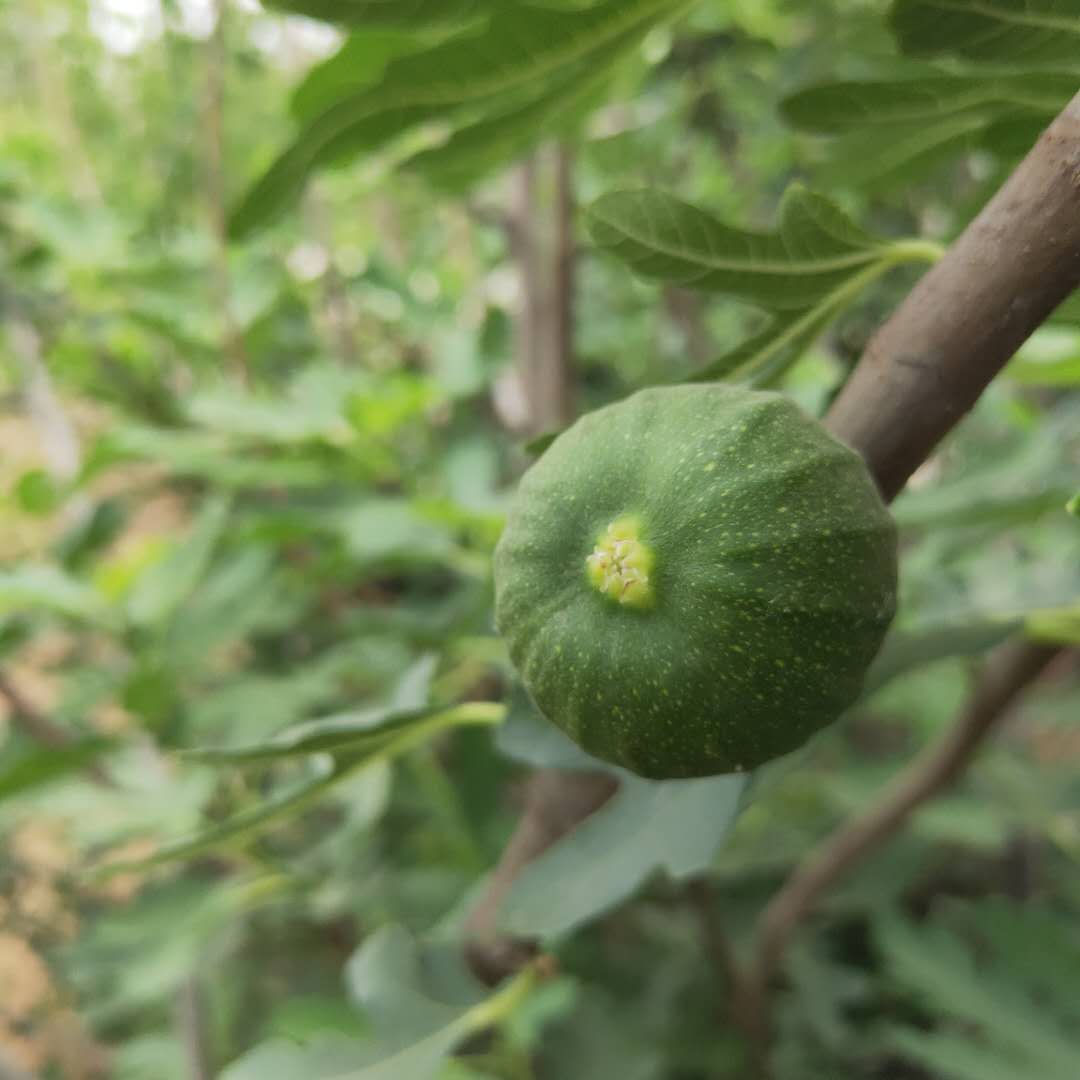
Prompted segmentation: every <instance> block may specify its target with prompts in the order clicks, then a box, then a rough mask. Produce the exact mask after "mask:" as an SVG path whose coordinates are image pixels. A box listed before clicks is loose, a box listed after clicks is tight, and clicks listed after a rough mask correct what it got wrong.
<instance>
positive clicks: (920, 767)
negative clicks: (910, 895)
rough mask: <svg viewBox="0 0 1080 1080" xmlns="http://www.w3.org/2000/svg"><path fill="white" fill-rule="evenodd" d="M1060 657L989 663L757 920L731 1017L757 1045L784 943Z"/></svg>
mask: <svg viewBox="0 0 1080 1080" xmlns="http://www.w3.org/2000/svg"><path fill="white" fill-rule="evenodd" d="M1059 652H1060V650H1059V649H1057V648H1055V647H1053V646H1049V645H1040V644H1035V643H1032V642H1027V641H1024V642H1020V643H1018V644H1013V645H1008V646H1005V647H1004V648H1003V649H1002V650H1001V651H1000V652H999V653H998V654H996V655H995V656H994V657H992V658H991V660H990V661H989V662H988V663H987V666H986V669H985V671H984V672H983V675H982V677H981V678H980V680H979V682H978V684H977V685H976V687H975V690H974V693H973V694H972V696H971V699H970V701H969V702H968V704H967V706H966V707H965V708H964V710H963V711H962V713H961V714H960V716H959V717H958V718H957V720H956V722H955V723H954V724H953V725H952V726H951V727H950V728H949V729H948V730H947V731H946V732H945V734H944V736H942V738H941V739H940V741H939V742H937V743H935V744H933V745H931V746H929V747H927V748H926V750H924V751H923V752H922V753H921V754H919V755H918V757H916V758H915V759H914V760H913V761H912V762H911V763H910V764H909V765H908V766H907V768H905V769H904V770H903V771H902V772H900V773H899V774H898V775H897V776H896V777H895V778H894V779H893V780H892V782H891V783H889V784H888V785H887V786H886V788H885V789H884V791H883V792H882V793H881V795H880V796H879V797H878V798H877V799H876V800H875V801H874V802H873V803H872V804H871V806H870V807H869V808H867V809H865V810H862V811H860V812H859V813H858V814H857V815H855V816H854V817H852V818H851V819H849V820H848V821H847V822H846V823H845V824H844V825H842V826H840V828H838V829H837V830H836V831H835V832H834V833H833V834H832V835H831V836H829V837H827V838H826V839H825V841H824V842H823V843H822V844H821V845H820V846H819V847H818V848H817V849H816V850H814V851H812V852H810V854H809V855H807V856H806V858H805V859H803V860H802V862H800V863H799V865H798V867H797V868H796V869H795V871H794V872H793V873H792V874H791V876H790V877H789V878H788V879H787V881H786V882H785V883H784V885H783V886H782V887H781V889H780V890H779V891H778V892H777V893H776V894H775V895H774V896H773V898H772V900H770V902H769V904H768V905H767V907H766V908H765V910H764V912H763V913H762V915H761V917H760V919H759V920H758V933H757V945H756V949H755V953H754V959H753V962H752V964H751V967H750V969H749V970H748V971H747V973H746V975H745V977H744V978H743V979H742V980H741V981H740V985H739V993H738V1001H737V1002H736V1003H735V1005H734V1007H733V1012H735V1013H736V1015H737V1016H738V1017H740V1018H741V1021H742V1024H743V1026H744V1027H749V1028H750V1029H751V1030H752V1031H753V1032H754V1034H755V1038H756V1040H757V1041H758V1042H760V1043H764V1042H765V1041H767V1039H768V1034H769V1027H770V1025H769V990H770V986H771V984H772V981H773V979H774V977H775V976H776V974H777V972H778V971H779V969H780V966H781V964H782V962H783V958H784V953H785V950H786V948H787V945H788V942H789V941H790V940H791V938H792V936H793V934H794V933H795V931H796V930H797V929H798V928H799V926H800V925H801V924H802V923H803V922H804V921H805V920H806V919H807V917H808V916H809V915H810V913H811V912H812V911H813V910H814V907H815V906H816V905H817V903H818V901H819V900H820V899H821V897H822V896H823V895H824V894H825V892H827V891H828V889H829V888H831V887H832V886H833V885H835V884H836V882H837V881H838V880H839V879H840V878H841V877H843V876H844V875H845V874H846V873H847V872H848V871H849V870H850V869H851V868H852V867H853V866H855V865H856V864H857V863H859V862H861V861H862V860H863V859H864V858H866V856H867V855H869V854H870V853H871V852H873V851H876V850H877V849H879V848H880V847H881V846H882V845H883V844H885V843H887V842H888V841H889V840H890V839H892V837H893V836H895V835H896V833H897V832H898V831H899V830H900V829H901V827H902V826H903V825H904V823H905V822H906V821H907V819H908V818H909V817H910V816H911V814H912V813H913V812H914V811H915V810H917V809H918V808H919V807H920V806H922V805H923V804H924V803H926V802H928V801H929V800H930V799H932V798H933V797H934V796H935V795H937V794H939V793H940V792H941V791H942V790H944V789H945V788H947V787H948V786H949V785H950V784H952V783H953V782H954V781H955V780H956V779H957V777H958V776H960V774H961V773H962V772H963V771H964V769H965V768H966V767H967V766H968V765H969V764H970V763H971V761H972V759H973V758H974V757H975V755H976V753H977V752H978V750H979V748H980V747H981V746H982V744H983V743H984V742H985V740H986V738H987V736H988V735H989V734H990V733H991V732H992V731H993V730H994V728H995V727H996V726H997V724H998V723H999V722H1000V721H1001V719H1002V718H1003V717H1004V716H1005V715H1006V713H1007V711H1008V709H1009V706H1010V705H1012V704H1013V702H1014V701H1015V700H1016V699H1017V698H1018V697H1019V696H1020V694H1021V693H1022V692H1023V690H1024V689H1025V688H1026V687H1027V686H1029V685H1030V684H1031V683H1032V682H1034V680H1035V679H1036V678H1038V676H1039V675H1040V674H1041V673H1042V672H1043V670H1044V669H1045V668H1046V666H1047V665H1048V664H1049V663H1050V661H1051V660H1052V659H1053V658H1054V657H1055V656H1057V655H1058V654H1059Z"/></svg>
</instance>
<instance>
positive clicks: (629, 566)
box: [495, 384, 897, 779]
mask: <svg viewBox="0 0 1080 1080" xmlns="http://www.w3.org/2000/svg"><path fill="white" fill-rule="evenodd" d="M896 562H897V559H896V530H895V526H894V524H893V521H892V518H891V517H890V515H889V512H888V510H887V509H886V508H885V506H884V504H883V503H882V501H881V498H880V496H879V494H878V492H877V489H876V487H875V486H874V482H873V480H872V479H871V477H870V475H869V473H868V471H867V469H866V467H865V465H864V463H863V461H862V459H861V458H860V457H859V456H858V455H857V454H855V453H854V452H853V451H852V450H850V449H848V448H847V447H846V446H843V445H842V444H841V443H839V442H837V440H836V439H834V438H833V437H832V436H831V435H830V434H829V433H828V432H827V431H826V430H825V429H824V428H823V427H822V426H821V425H820V424H819V423H818V422H817V421H815V420H813V419H811V418H810V417H809V416H807V415H805V414H804V413H803V412H801V411H800V410H799V409H798V408H797V407H796V406H795V405H794V404H793V403H792V402H791V401H790V400H789V399H787V398H785V397H783V396H782V395H780V394H776V393H764V392H758V391H752V390H747V389H742V388H739V387H734V386H729V385H724V384H710V385H686V386H676V387H664V388H659V389H650V390H644V391H641V392H639V393H637V394H634V395H633V396H632V397H630V398H627V399H626V400H624V401H621V402H619V403H617V404H615V405H610V406H607V407H606V408H602V409H598V410H596V411H595V412H592V413H589V414H588V415H586V416H583V417H582V418H581V419H580V420H578V421H577V423H575V424H574V425H573V426H572V427H570V428H569V429H568V430H567V431H565V432H564V433H563V434H562V435H560V436H559V437H558V438H557V439H556V440H555V441H554V443H552V445H551V446H550V447H549V448H548V449H547V451H546V452H545V453H544V454H543V456H542V457H541V458H540V459H539V460H538V461H537V462H536V463H535V464H534V465H533V466H532V468H530V469H529V471H528V472H527V473H526V474H525V476H524V478H523V480H522V482H521V486H520V488H519V491H518V493H517V496H516V499H515V502H514V505H513V508H512V510H511V513H510V517H509V520H508V523H507V526H506V529H505V531H504V533H503V535H502V537H501V539H500V541H499V544H498V547H497V549H496V553H495V586H496V608H495V618H496V623H497V625H498V628H499V631H500V632H501V633H502V635H503V636H504V638H505V639H506V641H507V643H508V646H509V650H510V656H511V658H512V660H513V662H514V664H515V665H516V667H517V668H518V670H519V671H520V673H521V675H522V678H523V680H524V683H525V686H526V688H527V689H528V691H529V693H530V695H531V696H532V698H533V700H534V701H535V702H536V704H537V706H538V707H539V709H540V711H541V712H542V713H544V715H545V716H547V717H548V719H549V720H551V721H552V722H553V723H555V724H557V725H558V726H559V727H560V728H561V729H562V730H563V731H565V732H566V733H567V734H568V735H569V736H570V737H571V738H572V739H574V740H575V741H576V742H577V743H578V744H579V745H581V746H582V747H583V748H584V749H585V750H587V751H588V752H589V753H590V754H592V755H594V756H596V757H598V758H602V759H604V760H606V761H610V762H613V763H614V764H617V765H621V766H623V767H624V768H627V769H630V770H631V771H633V772H635V773H638V774H640V775H642V776H647V777H652V778H656V779H667V778H676V777H693V776H707V775H712V774H715V773H728V772H739V771H742V770H745V769H752V768H754V767H755V766H757V765H760V764H762V763H763V762H766V761H769V760H770V759H772V758H775V757H777V756H779V755H781V754H785V753H787V752H789V751H791V750H794V749H795V748H796V747H798V746H799V745H801V744H802V743H803V742H804V741H805V740H806V739H807V738H808V737H809V736H810V735H812V734H813V733H814V732H816V731H818V730H820V729H821V728H823V727H825V726H826V725H827V724H830V723H831V722H832V721H834V720H835V719H836V718H837V717H838V716H839V715H840V713H841V712H843V711H844V709H845V708H847V707H848V706H849V705H850V704H851V703H852V702H853V701H854V700H855V698H856V697H857V696H858V695H859V692H860V690H861V687H862V682H863V677H864V675H865V673H866V669H867V667H868V666H869V664H870V662H871V660H872V659H873V658H874V655H875V654H876V653H877V651H878V648H879V647H880V645H881V641H882V639H883V637H884V635H885V631H886V629H887V628H888V626H889V623H890V622H891V620H892V618H893V614H894V611H895V605H896Z"/></svg>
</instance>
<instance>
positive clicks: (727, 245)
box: [588, 185, 887, 309]
mask: <svg viewBox="0 0 1080 1080" xmlns="http://www.w3.org/2000/svg"><path fill="white" fill-rule="evenodd" d="M588 221H589V231H590V233H591V235H592V238H593V240H594V241H595V242H596V244H597V246H599V247H601V248H603V249H605V250H607V251H610V252H612V253H613V254H615V255H617V256H618V257H619V258H621V259H622V260H623V261H624V262H626V263H627V264H628V265H629V266H630V267H631V269H633V270H634V271H635V272H636V273H638V274H640V275H641V276H642V277H647V278H652V279H658V280H663V281H668V282H672V283H674V284H678V285H681V286H684V287H689V288H695V289H702V290H706V291H713V292H722V293H725V294H727V295H730V296H736V297H739V298H742V299H745V300H748V301H750V302H752V303H757V304H760V305H761V306H763V307H767V308H772V309H798V308H805V307H808V306H810V305H813V304H814V303H816V302H817V301H819V300H821V299H823V298H824V297H825V296H826V295H828V293H829V292H831V291H832V290H833V289H834V288H836V287H837V285H839V284H841V283H842V282H843V281H844V280H845V279H846V278H848V277H849V276H850V275H851V274H852V273H855V272H857V271H858V270H860V269H863V268H865V267H866V266H868V265H869V264H871V263H873V262H875V261H877V259H878V258H879V257H880V255H881V252H882V250H883V249H884V248H885V247H886V246H887V243H886V242H885V241H882V240H880V239H878V238H876V237H873V236H871V235H869V234H868V233H866V232H864V231H863V230H862V229H860V228H859V227H858V226H857V225H856V224H855V223H854V222H853V221H851V219H850V218H848V217H847V216H846V215H845V214H843V212H842V211H840V210H839V208H837V207H836V206H834V205H833V204H832V203H831V202H830V201H829V200H827V199H825V198H824V197H822V196H820V195H817V194H815V193H813V192H811V191H808V190H806V189H805V188H802V187H799V186H798V185H793V186H792V187H790V188H789V189H788V191H787V192H786V193H785V196H784V199H783V201H782V203H781V207H780V221H779V225H778V228H777V230H776V231H775V232H773V233H753V232H747V231H744V230H741V229H735V228H732V227H731V226H728V225H725V224H723V223H722V222H720V221H719V220H717V219H716V218H715V217H713V216H712V215H710V214H707V213H705V212H704V211H702V210H699V209H698V208H697V207H695V206H691V205H690V204H688V203H685V202H682V201H681V200H679V199H676V198H674V197H673V196H670V195H666V194H664V193H662V192H658V191H652V190H644V191H636V192H614V193H612V194H609V195H605V196H602V197H601V198H600V199H599V200H597V202H595V203H594V204H593V205H592V207H591V208H590V211H589V218H588Z"/></svg>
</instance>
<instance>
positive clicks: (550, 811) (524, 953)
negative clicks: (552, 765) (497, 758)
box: [465, 769, 618, 985]
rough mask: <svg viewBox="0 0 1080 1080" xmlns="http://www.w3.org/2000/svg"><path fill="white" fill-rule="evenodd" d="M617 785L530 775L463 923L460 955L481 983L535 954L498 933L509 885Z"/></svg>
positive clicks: (593, 778) (591, 778) (581, 777)
mask: <svg viewBox="0 0 1080 1080" xmlns="http://www.w3.org/2000/svg"><path fill="white" fill-rule="evenodd" d="M617 787H618V783H617V782H616V780H615V778H614V777H613V776H611V775H610V774H608V773H573V772H563V771H562V770H560V769H538V770H537V771H536V772H535V773H533V775H532V776H531V777H530V779H529V784H528V789H527V793H526V797H525V808H524V811H523V812H522V815H521V819H520V820H519V822H518V826H517V828H516V829H515V830H514V834H513V836H511V837H510V840H509V842H508V843H507V845H506V847H505V848H504V849H503V853H502V856H501V857H500V859H499V862H498V865H497V866H496V867H495V869H494V870H493V871H492V874H491V877H490V879H489V880H488V884H487V886H486V888H485V889H484V892H483V895H482V896H481V897H480V900H479V901H478V903H477V904H476V906H475V907H474V908H473V910H472V912H471V913H470V915H469V918H468V920H467V922H466V924H465V935H466V941H467V944H466V947H465V955H466V957H467V959H468V961H469V964H470V966H471V967H472V969H473V970H474V971H475V972H476V974H477V975H478V976H479V977H480V978H481V979H483V980H484V981H485V982H487V983H489V984H491V985H494V984H495V983H497V982H499V981H500V980H501V979H503V978H504V977H505V976H507V975H509V974H511V973H512V972H515V971H518V970H520V968H521V967H523V966H524V965H525V964H526V963H527V962H528V961H529V960H530V959H531V958H532V957H533V956H534V955H535V954H536V943H535V942H533V941H530V940H527V939H522V938H514V937H510V936H508V935H506V934H503V933H501V932H500V931H499V929H498V919H499V910H500V908H501V907H502V903H503V900H504V899H505V898H506V894H507V893H508V892H509V891H510V887H511V885H513V884H514V882H515V881H516V880H517V877H518V875H519V874H520V873H521V871H522V870H524V869H525V867H526V866H527V865H528V864H529V863H530V862H532V861H533V859H535V858H537V856H539V855H541V854H542V853H543V852H545V851H546V850H547V849H548V848H549V847H551V845H552V844H554V843H555V841H556V840H559V839H561V838H562V837H563V836H565V835H566V834H567V833H568V832H569V831H570V830H571V829H573V828H574V827H575V826H576V825H579V824H580V823H581V822H582V821H584V820H585V818H587V817H588V816H589V815H590V814H591V813H593V812H594V811H595V810H598V809H599V808H600V807H601V806H603V804H604V803H605V802H607V800H608V799H610V798H611V796H612V795H614V794H615V790H616V788H617Z"/></svg>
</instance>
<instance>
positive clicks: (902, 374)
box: [827, 94, 1080, 499]
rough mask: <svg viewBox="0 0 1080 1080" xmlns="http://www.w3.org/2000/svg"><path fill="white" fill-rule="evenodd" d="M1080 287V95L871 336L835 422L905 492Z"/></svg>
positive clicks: (887, 484)
mask: <svg viewBox="0 0 1080 1080" xmlns="http://www.w3.org/2000/svg"><path fill="white" fill-rule="evenodd" d="M1078 285H1080V94H1078V95H1077V96H1076V97H1074V98H1073V99H1072V101H1071V102H1070V103H1069V104H1068V105H1067V106H1066V108H1065V110H1064V112H1062V113H1061V115H1060V116H1059V117H1058V118H1057V119H1056V120H1055V121H1054V123H1053V124H1051V125H1050V127H1049V128H1048V129H1047V130H1046V131H1045V132H1044V133H1043V135H1042V137H1041V138H1040V139H1039V141H1038V142H1037V143H1036V144H1035V146H1034V147H1033V148H1032V150H1031V152H1030V153H1029V154H1028V155H1027V157H1026V158H1025V159H1024V160H1023V162H1021V164H1020V165H1019V166H1018V167H1017V169H1016V170H1015V172H1013V174H1012V176H1010V177H1009V179H1008V180H1007V181H1006V183H1005V184H1004V186H1003V187H1002V188H1001V190H1000V191H998V193H997V194H996V195H995V196H994V197H993V198H992V199H991V200H990V202H988V203H987V204H986V206H985V207H984V208H983V210H982V212H981V213H980V214H979V215H978V217H976V218H975V220H974V221H972V222H971V224H970V225H969V226H968V227H967V229H965V230H964V232H963V234H962V235H961V236H960V238H959V239H958V240H957V241H956V242H955V243H954V244H953V245H952V246H951V247H950V248H949V251H948V252H947V254H946V255H945V257H944V258H943V259H942V260H941V261H940V262H939V263H938V264H937V265H936V266H935V267H934V268H933V269H932V270H930V271H929V273H927V274H926V275H925V276H924V277H923V278H922V279H921V280H920V281H919V283H918V285H916V286H915V288H914V289H913V290H912V291H911V293H910V294H909V295H908V297H907V299H906V300H904V302H903V303H902V304H901V305H900V307H899V308H897V310H896V311H895V312H894V313H893V315H892V317H891V318H890V319H889V320H888V321H887V322H886V323H885V324H884V325H883V326H882V327H881V329H880V330H878V332H877V333H876V334H875V335H874V337H873V338H872V339H871V341H870V344H869V345H868V347H867V349H866V352H865V353H864V354H863V357H862V359H861V361H860V362H859V366H858V367H857V368H856V370H855V373H854V375H853V376H852V377H851V379H850V381H849V382H848V384H847V386H846V387H845V388H844V390H843V392H842V393H841V394H840V396H839V397H838V398H837V400H836V401H835V403H834V404H833V407H832V409H831V410H830V412H829V417H828V421H827V423H828V426H829V427H830V429H831V430H832V431H833V433H834V434H836V435H837V436H838V437H839V438H840V439H842V440H843V441H844V442H846V443H848V444H849V445H850V446H851V447H853V448H854V449H856V450H858V451H859V452H860V453H861V454H863V456H864V457H865V458H866V460H867V462H868V463H869V465H870V470H871V472H872V473H873V474H874V476H875V478H876V479H877V482H878V486H879V487H880V488H881V490H882V492H883V493H884V495H885V496H886V498H888V499H892V498H894V497H895V496H896V495H897V494H898V493H899V492H900V490H901V488H903V486H904V484H905V483H906V481H907V479H908V477H909V476H911V474H912V473H913V472H914V471H915V470H916V469H917V468H918V467H919V466H920V465H921V464H922V463H923V461H925V460H926V458H927V457H929V456H930V453H931V452H932V451H933V449H934V447H935V446H937V444H938V443H939V442H940V440H941V439H942V438H943V437H944V436H945V435H946V434H947V433H948V432H949V431H950V430H952V428H953V427H954V426H955V425H956V424H957V422H958V421H959V420H960V419H961V418H962V417H963V415H964V414H965V413H966V412H967V411H968V410H969V409H970V408H971V407H972V406H973V405H974V404H975V402H976V400H977V399H978V397H979V395H980V394H981V393H982V392H983V390H984V389H985V388H986V386H987V385H988V384H989V382H990V381H991V379H993V378H994V376H995V375H996V374H997V373H998V372H999V371H1000V370H1001V368H1002V367H1004V365H1005V364H1006V363H1007V361H1008V360H1009V359H1010V357H1011V356H1012V355H1013V353H1015V352H1016V350H1017V349H1018V348H1019V347H1020V346H1021V345H1022V344H1023V343H1024V341H1026V340H1027V338H1028V337H1029V336H1030V335H1031V333H1032V332H1033V331H1034V330H1036V329H1037V328H1038V327H1039V326H1040V325H1041V324H1042V323H1043V322H1044V321H1045V320H1046V318H1047V317H1048V316H1049V315H1050V313H1051V312H1052V311H1053V310H1054V308H1056V307H1057V306H1058V304H1060V303H1061V302H1062V300H1064V299H1065V298H1066V297H1067V296H1068V295H1069V293H1071V292H1072V291H1073V290H1074V289H1075V288H1076V287H1077V286H1078Z"/></svg>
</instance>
